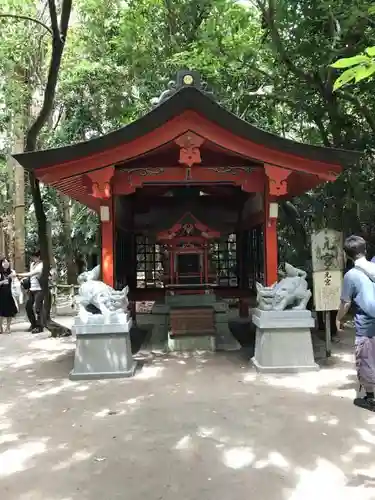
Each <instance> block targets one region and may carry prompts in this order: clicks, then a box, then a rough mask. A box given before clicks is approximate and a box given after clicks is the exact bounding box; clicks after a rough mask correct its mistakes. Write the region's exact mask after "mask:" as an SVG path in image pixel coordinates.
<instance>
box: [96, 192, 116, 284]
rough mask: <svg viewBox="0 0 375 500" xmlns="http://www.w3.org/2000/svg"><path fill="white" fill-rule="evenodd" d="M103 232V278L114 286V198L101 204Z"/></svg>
mask: <svg viewBox="0 0 375 500" xmlns="http://www.w3.org/2000/svg"><path fill="white" fill-rule="evenodd" d="M100 210H101V221H100V226H101V232H102V259H101V260H102V279H103V281H104V283H106V284H107V285H109V286H111V287H114V286H115V283H114V276H115V273H114V258H113V254H114V221H113V200H112V198H110V199H109V200H108V201H107V202H106V204H103V205H101V207H100Z"/></svg>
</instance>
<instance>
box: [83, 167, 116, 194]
mask: <svg viewBox="0 0 375 500" xmlns="http://www.w3.org/2000/svg"><path fill="white" fill-rule="evenodd" d="M114 171H115V168H114V167H106V168H102V169H99V170H94V171H93V172H88V173H87V174H85V175H86V176H87V177H88V180H89V183H90V184H91V186H90V187H91V192H90V195H91V196H93V197H94V198H100V199H105V200H108V199H109V198H110V197H111V195H112V192H111V191H112V190H111V179H112V177H113V174H114Z"/></svg>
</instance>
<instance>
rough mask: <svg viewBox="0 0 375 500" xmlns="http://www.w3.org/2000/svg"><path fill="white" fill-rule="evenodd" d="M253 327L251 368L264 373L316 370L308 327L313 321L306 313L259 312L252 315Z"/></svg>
mask: <svg viewBox="0 0 375 500" xmlns="http://www.w3.org/2000/svg"><path fill="white" fill-rule="evenodd" d="M252 320H253V323H254V324H255V325H256V327H257V331H256V340H255V353H254V357H253V358H252V362H253V364H254V366H255V368H256V369H257V370H258V371H260V372H265V373H296V372H303V371H316V370H319V366H318V365H317V364H316V363H315V360H314V352H313V346H312V341H311V331H310V328H312V327H313V326H314V320H313V318H312V316H311V312H310V311H306V310H304V311H293V310H289V311H262V310H259V309H255V310H254V312H253V316H252Z"/></svg>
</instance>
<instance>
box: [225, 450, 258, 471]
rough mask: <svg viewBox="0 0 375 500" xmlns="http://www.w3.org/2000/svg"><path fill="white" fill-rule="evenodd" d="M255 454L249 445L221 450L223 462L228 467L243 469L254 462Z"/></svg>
mask: <svg viewBox="0 0 375 500" xmlns="http://www.w3.org/2000/svg"><path fill="white" fill-rule="evenodd" d="M254 459H255V455H254V453H253V450H252V449H251V448H249V447H245V446H241V447H237V448H230V449H229V450H225V451H224V452H223V463H224V465H226V466H227V467H228V468H229V469H243V468H244V467H249V465H251V464H252V463H253V462H254Z"/></svg>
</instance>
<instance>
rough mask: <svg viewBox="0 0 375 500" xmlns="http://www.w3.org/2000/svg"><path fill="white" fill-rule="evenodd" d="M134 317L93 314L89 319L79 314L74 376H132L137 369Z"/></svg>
mask: <svg viewBox="0 0 375 500" xmlns="http://www.w3.org/2000/svg"><path fill="white" fill-rule="evenodd" d="M131 326H132V320H131V318H130V317H129V315H128V314H118V315H116V316H114V317H110V318H104V317H103V316H102V315H100V314H95V315H90V316H89V317H88V318H87V321H84V320H83V319H82V318H80V317H76V318H75V321H74V325H73V327H72V333H75V334H76V337H77V340H76V352H75V356H74V368H73V370H72V371H71V372H70V376H69V378H70V379H71V380H90V379H91V380H92V379H106V378H121V377H132V376H133V375H134V372H135V369H136V363H135V361H134V360H133V356H132V352H131V344H130V333H129V332H130V328H131Z"/></svg>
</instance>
